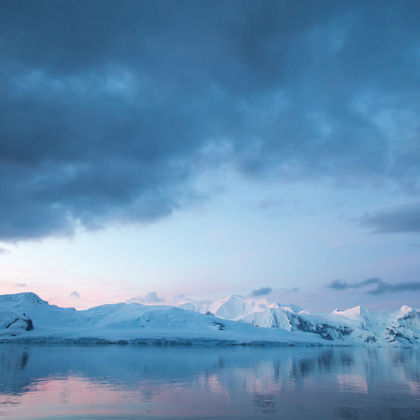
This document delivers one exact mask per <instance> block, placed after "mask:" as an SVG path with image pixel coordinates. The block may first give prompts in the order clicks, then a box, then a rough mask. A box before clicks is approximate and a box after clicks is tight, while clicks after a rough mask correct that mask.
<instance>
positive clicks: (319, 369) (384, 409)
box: [0, 345, 420, 419]
mask: <svg viewBox="0 0 420 420" xmlns="http://www.w3.org/2000/svg"><path fill="white" fill-rule="evenodd" d="M419 407H420V351H419V350H409V349H404V350H398V349H391V350H390V349H354V348H341V349H333V348H328V349H322V348H319V349H318V348H309V349H305V348H280V349H279V348H273V349H269V348H224V349H222V348H216V349H214V348H213V349H211V348H191V347H170V348H159V347H135V346H91V347H90V346H46V345H45V346H32V345H31V346H22V345H1V346H0V416H4V417H5V418H48V417H53V416H63V417H60V418H77V417H79V418H104V417H106V418H119V419H122V418H138V417H141V418H171V419H172V418H194V419H200V418H206V419H207V418H226V419H228V418H243V419H251V418H285V419H289V418H293V419H307V418H314V417H316V416H319V417H320V418H321V417H322V418H323V419H337V418H343V419H362V418H382V419H387V418H390V419H399V418H401V419H411V418H413V419H414V418H415V419H418V418H420V408H419ZM66 416H67V417H66Z"/></svg>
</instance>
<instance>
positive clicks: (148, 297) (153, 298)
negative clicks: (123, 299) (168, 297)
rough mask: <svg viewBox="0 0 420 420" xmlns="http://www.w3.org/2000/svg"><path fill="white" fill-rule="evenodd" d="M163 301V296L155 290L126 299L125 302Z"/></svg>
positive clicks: (147, 302) (148, 302)
mask: <svg viewBox="0 0 420 420" xmlns="http://www.w3.org/2000/svg"><path fill="white" fill-rule="evenodd" d="M162 302H165V299H164V298H161V297H159V296H158V294H157V293H156V292H149V293H147V294H146V295H145V296H137V297H134V298H131V299H128V300H127V303H146V304H150V303H162Z"/></svg>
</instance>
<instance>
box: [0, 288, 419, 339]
mask: <svg viewBox="0 0 420 420" xmlns="http://www.w3.org/2000/svg"><path fill="white" fill-rule="evenodd" d="M181 306H182V307H174V306H163V305H158V306H151V305H141V304H138V303H130V304H126V303H118V304H112V305H102V306H97V307H94V308H91V309H87V310H83V311H78V310H76V309H74V308H60V307H57V306H55V305H50V304H48V302H46V301H44V300H42V299H40V298H39V297H38V296H37V295H35V294H34V293H18V294H14V295H1V296H0V342H9V341H20V342H77V343H91V342H96V343H145V344H148V343H153V344H204V345H215V344H228V345H238V344H244V345H250V344H254V345H263V344H265V345H268V344H272V345H321V344H324V345H351V344H368V345H403V346H407V345H413V346H417V345H420V340H419V336H420V313H419V312H418V311H415V310H413V309H411V308H409V307H407V306H403V307H402V308H401V309H400V310H399V311H396V312H390V311H388V312H387V311H382V312H376V313H372V312H370V311H368V310H367V309H364V308H361V307H356V308H352V309H348V310H346V311H339V310H336V311H334V312H332V313H330V314H317V315H313V314H309V313H308V312H305V311H303V310H301V309H300V308H299V307H297V306H294V305H280V304H277V303H276V304H273V303H267V302H266V301H264V300H263V299H250V298H243V297H241V296H232V297H227V298H224V299H220V300H217V301H205V302H185V303H183V304H182V305H181Z"/></svg>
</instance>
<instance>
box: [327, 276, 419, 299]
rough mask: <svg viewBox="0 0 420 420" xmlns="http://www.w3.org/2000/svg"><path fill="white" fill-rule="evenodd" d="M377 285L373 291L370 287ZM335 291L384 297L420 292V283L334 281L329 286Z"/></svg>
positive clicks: (371, 280) (380, 280) (370, 280)
mask: <svg viewBox="0 0 420 420" xmlns="http://www.w3.org/2000/svg"><path fill="white" fill-rule="evenodd" d="M372 285H375V287H374V288H373V289H371V288H369V287H368V286H372ZM327 287H328V288H330V289H333V290H339V291H345V290H352V289H362V290H363V292H364V293H366V294H369V295H383V294H386V293H399V292H409V291H417V290H420V282H402V283H399V284H390V283H387V282H385V281H383V280H382V279H379V278H371V279H366V280H363V281H361V282H358V283H347V282H345V281H342V280H334V281H332V282H331V283H329V284H328V285H327Z"/></svg>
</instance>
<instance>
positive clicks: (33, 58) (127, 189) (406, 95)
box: [0, 0, 420, 240]
mask: <svg viewBox="0 0 420 420" xmlns="http://www.w3.org/2000/svg"><path fill="white" fill-rule="evenodd" d="M419 10H420V6H419V4H418V2H410V1H405V2H401V3H399V2H392V1H378V2H376V1H370V2H369V1H368V2H366V1H364V2H357V1H356V2H347V1H331V2H323V3H322V4H320V3H319V2H315V1H314V2H308V3H305V4H304V5H303V4H302V3H299V2H292V1H265V2H254V1H238V2H236V1H229V2H225V1H223V2H220V1H200V2H197V1H177V2H173V1H155V2H136V1H126V2H122V3H120V2H114V1H73V2H68V1H59V0H54V1H38V2H31V1H18V0H13V1H2V2H1V3H0V22H1V25H0V60H1V63H2V66H1V68H0V203H1V205H0V239H3V240H14V239H27V238H35V237H43V236H47V235H67V234H71V233H72V231H73V229H74V226H75V225H77V224H80V225H82V226H84V227H87V228H99V227H102V226H103V225H105V224H107V223H111V222H127V221H129V222H148V221H153V220H156V219H158V218H161V217H164V216H167V215H169V214H170V213H172V212H173V211H174V210H175V209H178V208H181V207H182V206H185V205H188V204H189V203H190V202H191V201H192V200H194V199H196V193H195V192H194V190H193V189H192V188H191V187H190V185H191V183H190V181H191V180H192V179H193V178H194V176H195V175H196V174H197V173H199V172H200V169H201V168H202V167H204V166H205V165H208V164H210V163H211V164H216V163H217V162H219V161H220V160H222V161H223V160H224V161H226V162H229V163H230V164H231V165H233V167H235V168H236V169H237V170H238V171H240V172H242V173H244V174H246V175H248V176H260V177H261V176H263V177H275V179H278V180H279V181H293V180H299V179H311V180H313V179H318V180H319V179H326V180H329V181H330V182H333V183H340V184H341V185H343V183H359V182H363V183H364V184H368V185H369V184H372V185H374V184H375V185H377V184H378V183H381V182H382V183H389V182H391V183H396V184H397V185H399V186H400V187H402V188H406V189H411V190H416V188H418V186H419V185H418V184H419V173H420V164H419V163H420V148H419V147H418V145H419V135H418V132H419V124H418V118H417V116H418V115H419V111H420V105H419V104H420V91H419V86H420V71H419V66H420V56H419V51H420V25H418V20H419V17H420V16H419ZM215 157H217V158H215Z"/></svg>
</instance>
